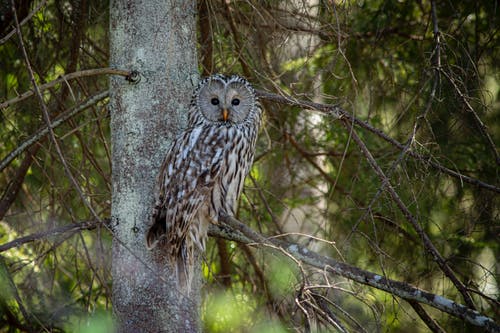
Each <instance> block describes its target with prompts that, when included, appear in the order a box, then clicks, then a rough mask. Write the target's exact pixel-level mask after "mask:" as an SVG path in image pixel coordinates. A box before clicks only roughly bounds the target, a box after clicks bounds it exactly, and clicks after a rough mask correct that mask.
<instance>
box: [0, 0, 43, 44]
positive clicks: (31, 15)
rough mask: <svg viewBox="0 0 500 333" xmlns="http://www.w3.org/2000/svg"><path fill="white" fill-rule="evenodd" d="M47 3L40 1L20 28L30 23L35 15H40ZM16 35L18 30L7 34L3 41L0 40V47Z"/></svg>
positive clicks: (21, 23)
mask: <svg viewBox="0 0 500 333" xmlns="http://www.w3.org/2000/svg"><path fill="white" fill-rule="evenodd" d="M46 2H47V0H43V1H40V3H39V4H38V6H36V8H35V9H34V10H33V11H32V12H31V13H29V14H28V15H27V16H26V17H25V18H24V19H23V20H22V21H21V22H20V23H19V25H20V26H23V25H24V24H25V23H26V22H28V21H29V20H30V19H31V18H32V17H33V15H35V14H36V13H38V11H39V10H40V9H41V8H42V7H43V6H45V3H46ZM15 33H16V28H14V29H12V30H11V31H10V32H9V33H8V34H6V35H5V36H4V37H2V39H0V45H2V44H3V43H5V42H6V41H8V40H9V39H10V37H12V36H14V34H15Z"/></svg>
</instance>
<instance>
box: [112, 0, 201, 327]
mask: <svg viewBox="0 0 500 333" xmlns="http://www.w3.org/2000/svg"><path fill="white" fill-rule="evenodd" d="M195 8H196V7H195V2H194V1H192V0H189V1H186V0H171V1H164V0H139V1H136V0H134V1H132V0H112V1H111V4H110V41H111V45H110V58H111V60H110V65H111V67H116V68H122V69H127V70H136V71H138V72H139V73H140V75H141V80H140V82H139V83H137V84H129V83H127V82H126V81H125V80H123V79H122V78H119V77H118V78H113V79H111V82H110V85H111V89H110V106H109V107H110V110H111V131H112V134H111V140H112V159H113V171H112V183H113V193H112V209H111V214H112V217H111V219H112V226H113V231H114V233H113V234H114V239H113V250H112V256H113V270H112V274H113V309H114V313H115V316H116V320H117V325H118V331H119V332H193V331H199V330H200V328H199V327H200V324H199V313H198V311H199V304H200V292H199V291H200V280H199V275H200V274H199V272H198V273H197V276H198V278H197V279H196V283H195V285H194V286H193V289H192V292H191V295H183V294H181V293H180V292H179V291H178V290H177V289H176V288H174V282H173V281H172V280H171V278H170V277H171V274H170V270H169V268H168V267H167V266H166V265H165V262H164V261H163V256H162V255H161V253H157V252H156V253H155V252H151V251H148V250H147V249H146V246H145V236H144V235H145V232H146V230H147V227H148V225H149V219H150V216H151V211H152V209H151V207H152V205H153V201H154V199H153V186H154V182H155V178H156V175H157V173H158V169H159V166H160V164H161V162H162V159H163V157H164V155H165V153H166V151H167V148H168V146H169V144H170V142H171V140H172V138H173V136H174V135H175V134H176V133H177V132H178V129H179V128H181V127H182V126H183V125H184V122H185V117H183V116H182V115H183V114H185V113H186V112H185V111H186V109H187V106H188V103H189V99H190V95H191V92H192V90H193V85H194V84H195V83H196V81H197V79H198V74H197V61H196V49H195V41H196V39H195V37H196V36H195V14H196V13H195Z"/></svg>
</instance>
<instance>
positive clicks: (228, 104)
mask: <svg viewBox="0 0 500 333" xmlns="http://www.w3.org/2000/svg"><path fill="white" fill-rule="evenodd" d="M261 113H262V111H261V107H260V104H259V102H258V100H257V98H256V96H255V91H254V90H253V88H252V87H251V86H250V84H249V83H248V81H246V80H245V79H243V78H241V77H239V76H236V75H233V76H230V77H226V76H223V75H213V76H210V77H208V78H205V79H204V80H202V81H201V82H200V83H199V84H198V87H197V88H196V89H195V91H194V94H193V98H192V101H191V105H190V108H189V113H188V128H187V129H186V130H185V131H183V132H182V133H181V134H180V135H179V136H178V137H177V138H176V139H175V140H174V142H173V143H172V146H171V148H170V150H169V152H168V153H167V156H166V158H165V160H164V162H163V164H162V166H161V169H160V174H159V176H158V180H157V186H156V189H155V195H156V204H155V208H154V211H153V215H152V226H151V227H150V229H149V230H148V233H147V238H146V239H147V246H148V247H149V248H153V247H155V246H157V245H159V244H161V246H162V247H163V246H165V247H164V248H165V251H166V253H167V256H168V259H169V261H170V262H171V263H172V264H174V263H175V264H174V265H173V266H174V271H175V273H176V274H177V279H178V281H179V282H180V283H181V286H187V288H188V290H189V286H190V284H191V277H192V271H193V253H194V247H195V246H196V247H197V248H198V249H199V250H201V251H204V249H205V243H206V237H207V229H208V225H209V223H217V219H218V216H219V215H220V214H228V215H234V214H235V210H236V206H237V201H238V198H239V196H240V194H241V191H242V189H243V183H244V179H245V177H246V175H247V174H248V172H249V171H250V167H251V165H252V162H253V157H254V151H255V143H256V140H257V132H258V129H259V126H260V120H261Z"/></svg>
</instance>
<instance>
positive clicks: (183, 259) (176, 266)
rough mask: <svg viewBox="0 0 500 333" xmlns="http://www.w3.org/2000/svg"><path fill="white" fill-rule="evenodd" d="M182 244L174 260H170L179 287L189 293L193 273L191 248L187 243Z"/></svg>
mask: <svg viewBox="0 0 500 333" xmlns="http://www.w3.org/2000/svg"><path fill="white" fill-rule="evenodd" d="M183 245H184V246H182V247H181V251H180V252H179V253H178V255H177V256H176V258H175V259H174V260H173V261H175V262H173V261H172V264H173V265H172V266H173V271H174V274H175V279H176V281H177V283H178V286H179V288H180V289H181V290H185V291H187V293H188V294H189V292H190V291H191V284H192V282H193V274H194V260H193V250H192V248H189V245H187V244H183Z"/></svg>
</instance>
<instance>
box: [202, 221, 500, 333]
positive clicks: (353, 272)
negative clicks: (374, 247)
mask: <svg viewBox="0 0 500 333" xmlns="http://www.w3.org/2000/svg"><path fill="white" fill-rule="evenodd" d="M221 222H223V223H224V224H221V225H210V227H209V235H210V236H212V237H222V238H225V239H228V240H232V241H236V242H241V243H245V244H249V245H253V246H257V247H262V246H272V247H275V248H279V249H280V250H281V251H283V252H284V253H286V254H287V255H290V256H292V257H293V258H295V259H296V260H299V261H301V262H302V263H305V264H308V265H310V266H312V267H315V268H318V269H320V270H322V271H326V272H329V273H332V274H335V275H340V276H343V277H345V278H347V279H349V280H352V281H355V282H358V283H361V284H364V285H367V286H370V287H374V288H376V289H379V290H383V291H386V292H388V293H390V294H392V295H394V296H398V297H400V298H402V299H405V300H407V301H410V302H412V301H413V302H418V303H421V304H426V305H429V306H431V307H433V308H435V309H438V310H440V311H443V312H446V313H448V314H450V315H452V316H454V317H457V318H460V319H462V320H464V321H466V322H468V323H470V324H472V325H474V326H478V327H482V328H484V329H485V330H486V331H487V332H500V326H499V325H498V324H497V323H495V321H494V320H493V319H491V318H490V317H487V316H484V315H482V314H481V313H479V312H477V311H475V310H472V309H470V308H468V307H466V306H464V305H462V304H459V303H456V302H454V301H452V300H450V299H447V298H445V297H442V296H439V295H435V294H432V293H429V292H427V291H424V290H421V289H419V288H416V287H414V286H412V285H410V284H408V283H405V282H400V281H396V280H391V279H388V278H386V277H384V276H381V275H378V274H375V273H372V272H369V271H365V270H362V269H360V268H358V267H356V266H352V265H349V264H346V263H342V262H338V261H336V260H335V259H332V258H330V257H327V256H323V255H320V254H317V253H315V252H313V251H310V250H309V249H307V248H306V247H304V246H302V245H299V244H294V243H288V242H285V241H282V240H280V239H277V238H272V239H268V238H265V237H263V236H262V235H260V234H259V233H257V232H255V231H253V230H252V229H251V228H249V227H247V226H246V225H245V224H243V223H241V222H240V221H238V220H236V219H235V218H233V217H229V216H221Z"/></svg>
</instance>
